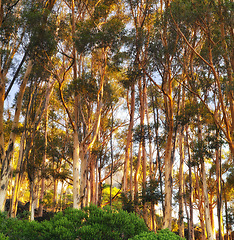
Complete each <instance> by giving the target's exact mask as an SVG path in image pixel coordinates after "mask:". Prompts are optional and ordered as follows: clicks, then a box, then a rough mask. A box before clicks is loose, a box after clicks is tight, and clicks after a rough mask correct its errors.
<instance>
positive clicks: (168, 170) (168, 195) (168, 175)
mask: <svg viewBox="0 0 234 240" xmlns="http://www.w3.org/2000/svg"><path fill="white" fill-rule="evenodd" d="M168 68H169V69H170V67H168ZM169 69H168V71H169V73H168V76H167V77H168V79H167V83H165V85H166V86H165V87H166V89H167V94H166V95H164V101H165V110H166V115H167V116H166V117H167V125H168V134H167V140H166V141H167V143H166V149H165V160H164V163H165V206H164V212H165V214H164V219H163V228H164V229H165V228H169V229H170V230H171V223H172V175H173V163H172V159H171V155H172V147H173V146H172V142H173V128H174V124H173V99H172V79H171V77H170V70H169ZM164 81H166V80H164Z"/></svg>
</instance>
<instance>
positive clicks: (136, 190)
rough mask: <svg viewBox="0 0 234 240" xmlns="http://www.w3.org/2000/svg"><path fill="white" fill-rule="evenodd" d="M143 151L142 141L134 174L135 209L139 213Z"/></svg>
mask: <svg viewBox="0 0 234 240" xmlns="http://www.w3.org/2000/svg"><path fill="white" fill-rule="evenodd" d="M141 151H142V143H141V142H139V147H138V157H137V165H136V170H135V174H134V205H135V211H136V212H137V213H138V211H139V207H138V204H139V196H138V190H139V189H138V186H139V170H140V166H141Z"/></svg>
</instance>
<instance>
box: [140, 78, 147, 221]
mask: <svg viewBox="0 0 234 240" xmlns="http://www.w3.org/2000/svg"><path fill="white" fill-rule="evenodd" d="M139 94H140V125H141V126H140V127H141V142H142V172H143V184H142V198H143V218H144V220H145V222H147V209H146V200H145V198H146V149H145V105H146V102H145V100H146V82H145V78H143V86H141V80H139Z"/></svg>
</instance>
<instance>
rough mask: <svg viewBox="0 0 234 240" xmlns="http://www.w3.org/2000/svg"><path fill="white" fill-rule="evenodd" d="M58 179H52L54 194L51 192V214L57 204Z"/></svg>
mask: <svg viewBox="0 0 234 240" xmlns="http://www.w3.org/2000/svg"><path fill="white" fill-rule="evenodd" d="M57 194H58V179H54V192H53V212H56V209H57V204H58V197H57Z"/></svg>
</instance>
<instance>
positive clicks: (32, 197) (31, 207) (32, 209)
mask: <svg viewBox="0 0 234 240" xmlns="http://www.w3.org/2000/svg"><path fill="white" fill-rule="evenodd" d="M34 184H35V182H34V180H32V181H30V205H29V212H30V221H34V218H35V207H34V206H35V194H34V187H35V186H34Z"/></svg>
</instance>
